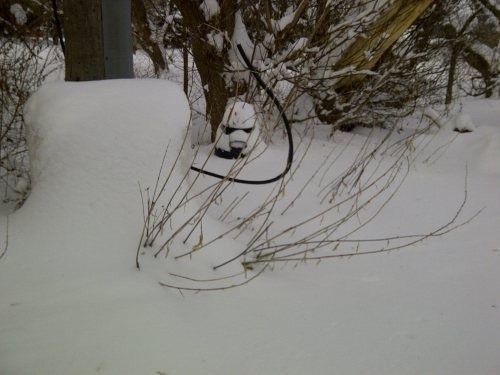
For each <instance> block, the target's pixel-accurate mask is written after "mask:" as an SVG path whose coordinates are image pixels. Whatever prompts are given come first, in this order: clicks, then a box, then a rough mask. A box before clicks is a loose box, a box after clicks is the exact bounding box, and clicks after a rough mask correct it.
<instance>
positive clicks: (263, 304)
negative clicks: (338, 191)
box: [0, 80, 500, 375]
mask: <svg viewBox="0 0 500 375" xmlns="http://www.w3.org/2000/svg"><path fill="white" fill-rule="evenodd" d="M464 113H466V114H468V115H470V117H471V119H472V122H474V124H475V125H476V128H475V129H473V130H474V131H473V132H471V133H464V134H458V133H455V132H453V131H452V130H451V129H449V128H448V127H446V126H445V127H443V129H441V130H436V129H434V130H433V131H432V134H428V135H425V136H424V138H426V139H429V141H428V142H427V141H425V142H422V143H423V144H429V142H432V143H433V144H434V145H435V147H429V148H428V149H427V150H426V151H425V152H423V153H422V154H421V155H420V156H419V157H418V158H417V159H416V161H415V164H414V165H413V167H412V171H411V174H410V175H409V177H408V178H407V181H406V182H405V184H404V185H403V187H402V188H401V190H400V191H399V194H398V195H397V196H396V198H394V199H393V200H392V201H391V202H390V203H389V204H388V205H387V206H386V207H385V209H384V211H382V213H381V214H380V215H379V216H378V217H377V218H376V220H374V221H373V222H372V223H370V226H369V227H367V228H366V230H365V231H364V235H366V236H367V238H369V237H370V236H371V237H380V236H381V235H386V234H388V233H389V234H395V233H396V234H408V233H413V232H420V231H427V230H430V229H432V228H433V226H435V225H438V224H441V223H442V221H443V220H446V219H447V218H449V217H450V215H453V213H454V212H455V210H456V207H457V205H458V204H459V203H460V201H461V199H462V198H463V195H464V175H465V165H466V164H467V170H468V187H467V194H468V202H467V209H466V210H465V212H464V213H463V215H464V217H465V218H467V217H470V216H471V215H473V214H474V213H475V212H476V211H477V210H478V209H481V208H483V207H485V209H484V210H483V212H482V214H481V215H480V216H478V217H477V218H476V219H475V220H474V221H472V222H471V223H469V224H467V225H466V226H464V227H461V228H459V229H457V230H456V231H453V232H451V233H449V234H448V235H446V236H444V237H438V238H435V239H431V240H429V241H427V242H424V243H421V244H419V245H418V246H415V247H412V248H409V249H405V250H402V251H397V252H392V253H389V254H385V255H378V256H359V257H353V258H350V259H349V260H333V261H325V262H322V263H321V264H318V265H316V264H315V263H310V264H307V265H301V266H299V267H297V268H294V267H292V265H290V266H283V267H276V268H275V269H274V271H270V270H269V271H266V272H264V273H263V274H262V275H260V276H259V277H258V278H256V279H255V280H254V281H252V282H251V283H250V284H248V285H247V286H245V287H240V288H235V289H230V290H227V291H224V292H211V293H198V294H193V293H184V295H181V294H180V293H179V292H178V291H177V290H175V289H169V288H165V287H161V286H160V285H159V284H158V282H162V281H169V282H175V283H178V284H179V283H182V282H184V281H185V280H178V279H175V278H172V277H171V276H170V275H169V272H170V273H172V272H175V273H179V274H186V275H189V276H192V277H196V276H199V277H200V278H207V277H209V276H210V273H211V266H213V265H214V264H217V263H218V262H220V261H221V260H223V259H226V258H227V257H228V256H231V254H238V252H239V251H240V250H241V249H242V248H243V244H242V242H243V239H244V238H245V233H243V234H242V236H241V238H237V239H235V240H233V239H232V238H224V239H223V240H220V241H216V242H215V243H214V244H213V246H210V247H208V248H206V249H203V250H202V251H201V252H200V255H198V254H195V256H193V257H192V259H188V258H186V259H183V260H182V261H174V260H172V259H171V258H167V259H165V258H163V257H161V259H153V258H152V257H151V253H150V250H149V249H144V250H143V251H142V250H141V251H142V252H143V254H141V257H140V261H141V265H142V269H141V271H138V270H136V269H135V263H134V259H135V251H136V247H137V243H138V240H139V238H140V234H141V228H142V224H143V216H142V215H143V213H142V210H143V207H142V204H141V198H140V190H141V189H142V190H143V191H144V189H145V188H146V187H148V186H152V184H154V181H155V180H156V178H157V174H158V169H159V166H160V164H161V160H162V158H163V156H164V155H166V164H173V163H174V160H175V158H176V156H177V154H178V153H179V152H182V157H181V161H180V162H179V163H177V164H176V168H175V171H174V173H173V177H172V183H173V186H179V184H180V186H181V188H182V186H184V184H186V183H188V182H187V181H184V180H183V176H184V175H185V174H186V173H187V171H188V168H189V165H190V162H191V158H192V156H193V155H192V150H191V149H190V148H189V147H182V144H183V143H184V140H185V139H186V138H185V135H186V129H187V125H188V122H189V111H188V107H187V102H186V100H185V99H184V96H183V94H182V92H181V90H180V89H179V88H178V87H176V86H174V85H173V84H170V83H168V82H164V81H120V80H119V81H104V82H93V83H79V84H76V83H73V84H69V83H58V84H51V85H48V86H46V87H44V88H42V89H41V90H40V92H39V93H38V94H36V96H35V97H34V98H33V99H31V101H30V103H29V106H28V118H27V120H28V122H29V124H30V129H31V133H30V139H31V140H32V143H33V144H34V147H32V149H31V152H32V155H31V157H32V160H33V161H34V171H35V172H36V173H35V175H34V176H33V178H34V181H33V191H32V194H31V196H30V197H29V199H28V201H27V202H26V204H25V205H24V206H23V207H22V208H21V209H20V210H19V211H17V212H15V213H14V214H12V215H11V216H10V217H9V218H8V230H7V218H6V217H2V218H0V219H1V221H2V227H1V228H2V230H1V233H0V240H1V242H0V243H4V242H5V241H6V240H7V239H8V247H7V251H6V253H5V255H4V257H3V258H2V259H0V373H1V374H2V375H3V374H6V375H11V374H51V375H52V374H91V373H99V374H101V373H102V374H169V375H172V374H304V373H312V374H332V373H338V374H370V375H372V374H384V375H385V374H491V375H494V374H498V373H499V372H500V351H499V346H498V343H499V342H500V295H499V293H498V287H499V285H500V272H498V270H499V269H500V233H499V231H498V217H499V216H500V199H499V198H500V196H499V191H500V190H499V187H500V127H499V124H498V118H500V108H499V106H498V101H493V100H491V101H487V100H482V101H473V102H470V103H468V104H467V105H466V106H465V108H464ZM464 118H466V117H464ZM457 121H458V120H457ZM318 133H321V131H320V130H319V131H318ZM372 136H373V134H372ZM366 137H367V135H366V134H365V132H364V131H363V129H361V130H360V131H359V132H358V133H354V134H353V135H342V134H338V135H336V136H335V137H334V138H333V139H326V138H324V137H321V136H317V139H313V140H312V143H311V146H310V147H307V157H306V158H304V159H303V160H302V161H301V163H302V164H301V167H300V168H299V169H298V170H297V172H296V174H295V175H294V180H293V181H292V182H291V183H290V184H289V185H288V186H287V190H286V194H284V195H283V197H282V201H280V203H279V204H281V205H282V206H283V207H286V206H287V205H288V203H289V200H290V199H293V198H294V197H295V196H296V194H297V193H298V192H299V191H300V189H301V188H302V187H303V186H304V184H305V183H306V181H307V180H308V179H309V178H310V177H311V171H313V170H314V165H317V164H318V161H321V160H322V159H323V158H324V157H325V155H327V154H328V153H329V150H330V149H331V148H332V147H339V149H342V150H344V151H343V153H342V154H341V155H340V156H339V161H338V163H340V165H342V163H343V162H345V163H349V162H350V160H352V159H353V158H355V157H356V154H357V152H358V150H359V146H360V145H362V144H363V143H364V142H365V140H366ZM306 138H307V137H306ZM450 141H452V142H451V143H450ZM305 149H306V147H302V149H301V147H300V146H299V147H298V151H297V155H296V159H299V158H300V156H301V155H300V153H301V152H305ZM166 150H167V152H166V154H165V151H166ZM210 150H211V148H210V147H208V146H207V147H205V148H202V149H201V151H200V155H198V159H197V160H204V159H203V157H205V156H209V154H210ZM436 150H437V151H436ZM285 156H286V147H285V143H284V142H283V143H280V142H279V141H278V142H275V143H273V144H271V145H270V146H269V148H268V149H267V150H266V151H265V152H264V153H263V154H262V155H260V156H259V157H258V158H257V159H256V160H255V163H256V164H255V166H254V167H252V166H251V165H250V166H249V168H248V170H245V173H246V175H245V176H244V177H249V178H252V177H256V176H261V175H262V174H265V175H266V177H267V175H269V176H272V174H273V173H275V172H276V171H280V170H281V168H282V165H283V164H284V158H285ZM198 162H200V161H198ZM200 163H201V162H200ZM229 163H231V162H229V161H224V160H216V159H212V158H211V159H210V160H209V162H208V163H207V165H206V166H207V168H210V169H216V170H220V171H224V168H230V164H229ZM334 172H335V171H334V170H333V171H332V172H331V173H334ZM193 178H194V176H193V175H192V176H191V181H193ZM211 182H212V180H211V179H210V178H208V177H207V178H200V179H199V181H198V182H197V183H198V184H199V185H200V186H199V189H200V190H201V189H202V188H203V187H204V186H206V185H209V184H210V183H211ZM139 185H140V186H141V188H139ZM266 189H270V187H258V188H257V187H256V188H253V187H236V186H232V187H230V188H228V189H227V190H226V191H225V193H224V194H225V196H224V197H223V199H224V200H225V201H226V202H231V201H232V200H233V198H234V197H236V196H239V195H242V194H244V192H247V191H248V192H249V193H248V196H247V197H248V198H246V201H245V202H244V203H243V204H242V207H241V208H239V209H240V210H241V211H245V210H248V209H250V207H251V205H252V204H255V203H258V202H259V199H261V197H262V196H264V195H265V194H266V193H268V190H266ZM196 205H197V203H196V201H192V205H191V206H189V205H188V206H186V208H185V210H182V211H181V213H180V214H179V215H181V216H182V215H185V217H189V213H190V212H191V210H194V209H195V208H196ZM319 206H321V204H320V203H318V202H317V201H316V200H315V195H314V194H309V195H308V194H306V193H305V192H304V197H303V199H302V200H301V201H298V202H297V204H296V205H295V206H294V207H293V208H291V209H290V210H289V211H288V212H287V214H286V215H283V216H282V217H281V221H282V222H281V223H280V225H283V226H286V225H291V224H293V223H294V222H295V221H296V220H299V219H300V218H302V217H305V216H307V215H310V214H311V213H312V212H308V210H309V211H311V210H313V209H315V208H317V207H319ZM218 209H220V208H217V207H214V209H213V212H212V214H213V215H212V217H213V218H210V217H207V219H206V221H205V223H204V226H205V228H204V230H205V232H206V233H207V234H209V233H210V232H214V233H220V232H222V231H224V228H225V227H226V225H227V224H226V223H223V222H219V221H218V220H216V218H217V215H218V212H217V210H218ZM233 215H234V216H237V210H236V211H235V212H234V213H233ZM230 219H231V218H230ZM233 219H234V220H236V219H237V218H233ZM179 220H182V217H180V218H179ZM248 230H249V231H251V227H250V228H249V229H248ZM7 234H8V237H7ZM193 241H194V242H196V238H194V239H193ZM192 245H193V244H192V243H188V244H182V243H180V242H178V243H176V244H175V246H174V247H175V248H174V249H173V250H172V251H173V252H175V251H179V252H181V253H182V252H183V251H184V250H185V249H189V248H191V247H192ZM183 246H184V247H185V248H183ZM0 253H1V251H0ZM201 253H202V254H201ZM240 268H241V266H240V265H239V264H238V262H235V263H233V264H232V265H230V267H229V269H225V270H223V271H222V272H221V273H216V274H217V275H218V276H222V275H224V272H227V273H228V274H232V273H234V272H239V271H240ZM253 274H255V272H249V273H248V275H247V276H252V275H253ZM231 282H232V281H230V283H231ZM188 284H189V283H188ZM191 284H192V282H191ZM203 285H204V284H203Z"/></svg>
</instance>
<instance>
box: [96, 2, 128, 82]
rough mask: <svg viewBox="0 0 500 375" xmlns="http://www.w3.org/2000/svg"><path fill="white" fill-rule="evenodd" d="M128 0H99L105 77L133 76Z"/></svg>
mask: <svg viewBox="0 0 500 375" xmlns="http://www.w3.org/2000/svg"><path fill="white" fill-rule="evenodd" d="M130 9H131V8H130V0H101V10H102V36H103V53H104V74H105V78H106V79H115V78H134V67H133V61H132V26H131V25H132V19H131V12H130Z"/></svg>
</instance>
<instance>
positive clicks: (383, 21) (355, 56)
mask: <svg viewBox="0 0 500 375" xmlns="http://www.w3.org/2000/svg"><path fill="white" fill-rule="evenodd" d="M433 2H434V0H395V1H394V2H393V3H392V4H391V5H389V6H388V7H387V8H386V9H385V10H384V11H382V13H381V14H380V16H379V17H378V18H377V19H376V20H375V21H374V22H373V23H372V24H370V25H368V27H367V31H366V32H364V33H362V34H359V35H358V36H357V37H356V39H354V41H353V42H352V43H351V44H350V45H349V47H347V49H346V50H345V51H344V52H343V53H342V56H341V57H340V59H339V60H338V61H337V62H336V64H335V66H334V68H333V70H336V71H339V70H342V69H345V68H347V67H352V68H353V69H354V70H355V71H360V70H371V69H373V68H374V67H375V66H376V65H377V63H378V62H379V61H380V59H381V57H382V56H383V55H384V54H385V53H386V52H387V51H388V50H389V49H390V48H391V47H392V45H393V44H394V43H395V42H396V41H397V40H398V39H399V38H400V37H401V36H402V35H403V33H404V32H405V31H406V30H408V28H409V27H410V26H411V25H412V24H413V23H414V22H415V21H416V20H417V19H418V17H419V16H420V15H421V14H422V13H423V12H424V11H425V10H426V9H427V8H429V6H430V5H431V4H432V3H433ZM365 78H366V75H365V74H362V73H358V74H352V75H349V76H347V77H345V78H343V79H340V80H339V81H337V83H336V84H335V87H334V88H335V90H336V91H337V92H338V93H339V94H341V95H342V96H343V97H344V98H343V100H344V101H346V102H347V101H349V97H350V95H351V94H350V92H352V91H353V90H355V89H356V88H357V87H359V86H360V85H361V84H362V82H363V81H364V79H365ZM335 103H336V98H333V99H332V98H327V99H325V100H323V101H322V102H320V103H319V106H318V108H317V113H318V114H319V115H318V117H319V118H320V119H321V120H322V121H324V122H327V123H330V124H333V123H335V122H336V121H337V120H338V118H339V116H341V114H339V113H338V111H336V110H335Z"/></svg>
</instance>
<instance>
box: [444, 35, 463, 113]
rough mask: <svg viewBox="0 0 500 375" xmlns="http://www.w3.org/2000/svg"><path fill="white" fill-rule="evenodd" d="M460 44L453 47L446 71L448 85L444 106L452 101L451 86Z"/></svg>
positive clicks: (453, 82)
mask: <svg viewBox="0 0 500 375" xmlns="http://www.w3.org/2000/svg"><path fill="white" fill-rule="evenodd" d="M462 47H463V46H462V45H461V43H459V44H457V45H455V46H454V47H453V50H452V51H451V57H450V68H449V69H448V83H447V85H446V98H445V101H444V104H446V105H449V104H451V102H452V101H453V86H454V85H455V73H456V70H457V63H458V56H459V55H460V51H461V49H462Z"/></svg>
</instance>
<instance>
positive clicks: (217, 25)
mask: <svg viewBox="0 0 500 375" xmlns="http://www.w3.org/2000/svg"><path fill="white" fill-rule="evenodd" d="M173 3H174V4H175V6H176V7H177V8H178V9H179V11H180V12H181V14H182V18H183V20H184V25H185V26H186V28H187V29H188V31H189V35H190V37H191V48H192V53H193V59H194V62H195V64H196V67H197V68H198V72H199V74H200V78H201V82H202V84H203V87H204V93H205V100H206V105H207V108H206V115H207V119H208V120H209V121H210V125H211V138H212V140H215V134H216V131H217V127H218V126H219V124H220V122H221V121H222V117H223V115H224V111H225V109H226V105H227V103H228V99H229V98H230V97H231V96H233V95H235V92H234V88H232V87H228V85H227V84H226V80H225V79H224V71H225V67H226V66H227V64H228V63H229V59H228V55H227V52H228V50H229V47H230V46H229V45H228V44H227V42H226V41H224V47H223V49H222V50H221V51H219V50H217V49H216V48H215V47H214V46H213V45H212V44H210V43H209V42H208V40H207V35H208V34H209V33H210V32H212V31H214V30H219V31H222V32H224V31H225V32H226V33H227V35H228V37H229V38H231V36H232V34H233V31H234V24H235V12H236V9H237V1H236V0H221V1H219V4H220V8H221V9H220V13H219V15H217V16H214V17H213V19H211V20H209V21H207V20H206V19H205V15H204V14H203V11H202V10H201V9H200V2H199V1H196V0H173Z"/></svg>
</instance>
